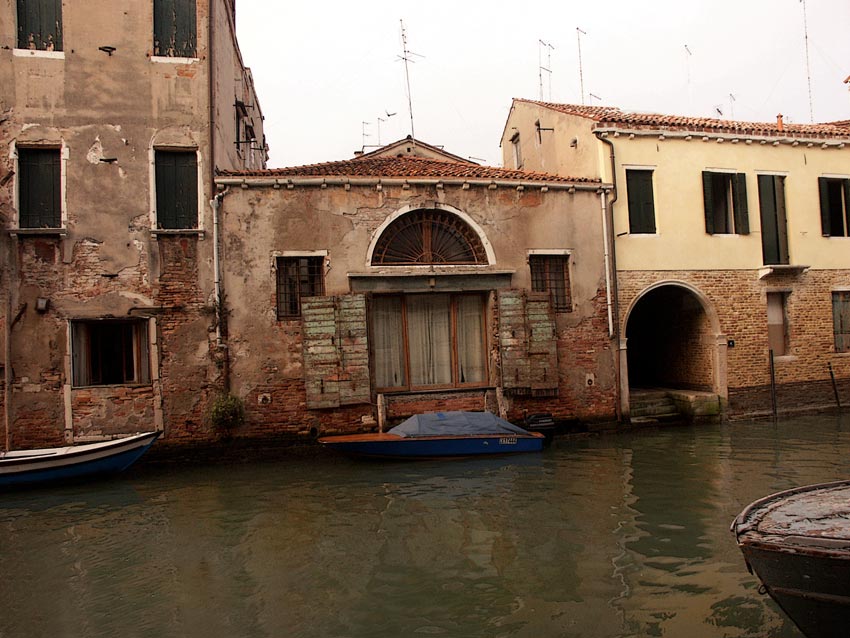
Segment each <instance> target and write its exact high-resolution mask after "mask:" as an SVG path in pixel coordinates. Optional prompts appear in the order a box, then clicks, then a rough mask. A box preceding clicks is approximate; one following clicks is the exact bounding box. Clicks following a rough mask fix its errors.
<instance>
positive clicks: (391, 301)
mask: <svg viewBox="0 0 850 638" xmlns="http://www.w3.org/2000/svg"><path fill="white" fill-rule="evenodd" d="M372 332H373V335H372V343H373V348H374V353H375V384H376V385H377V386H378V387H379V388H397V387H402V386H404V385H406V384H407V380H406V379H405V377H404V337H403V335H402V315H401V299H399V298H398V297H376V298H375V300H374V302H373V304H372Z"/></svg>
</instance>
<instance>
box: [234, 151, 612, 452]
mask: <svg viewBox="0 0 850 638" xmlns="http://www.w3.org/2000/svg"><path fill="white" fill-rule="evenodd" d="M217 183H218V185H219V188H222V189H225V190H224V191H223V192H222V220H223V222H222V223H223V226H222V236H223V238H224V241H223V245H222V264H223V280H222V281H223V286H224V290H225V301H226V314H227V317H228V326H227V333H228V346H229V354H230V370H231V380H232V387H233V391H234V392H235V393H236V394H238V395H239V396H241V397H244V399H245V403H246V411H247V413H248V419H247V424H246V426H245V428H244V431H243V432H242V433H241V434H242V435H245V436H262V435H269V436H274V435H278V434H285V433H289V434H292V435H302V436H308V435H310V434H312V435H316V434H321V433H328V432H352V431H362V430H368V429H375V428H376V427H383V426H388V425H390V424H392V423H395V422H397V421H399V420H400V419H402V418H404V417H406V416H409V415H410V414H414V413H418V412H423V411H435V410H450V409H464V410H483V409H488V410H491V411H493V412H496V413H501V414H503V415H505V416H507V417H508V418H509V419H512V420H514V421H517V422H521V421H522V419H523V418H524V417H525V416H526V415H527V414H529V413H536V412H550V413H552V414H553V415H554V416H555V417H556V418H558V419H581V420H613V419H615V418H616V388H617V382H616V378H615V374H614V351H613V349H612V343H611V338H610V335H611V332H610V331H609V326H610V323H611V321H610V320H611V319H612V317H611V316H610V314H609V313H610V310H611V305H610V304H609V303H608V301H609V300H610V289H609V288H608V286H607V281H608V279H609V277H606V261H605V252H604V241H603V214H602V211H603V209H604V206H605V202H606V201H607V197H608V186H607V185H605V184H602V183H601V182H600V181H599V180H591V179H574V178H566V177H556V176H552V175H545V174H540V173H527V172H523V171H512V170H503V169H497V168H489V167H483V166H478V165H476V164H473V163H470V162H464V161H450V160H446V159H433V158H431V157H425V156H418V155H416V154H415V153H413V154H407V153H399V154H398V156H396V155H392V154H388V155H381V154H380V153H378V154H372V153H370V154H367V155H364V156H361V157H356V158H355V159H352V160H346V161H340V162H329V163H326V164H318V165H311V166H304V167H295V168H286V169H270V170H266V171H248V172H236V173H223V174H222V175H221V176H220V177H219V178H218V180H217ZM282 429H283V430H284V431H283V432H281V430H282Z"/></svg>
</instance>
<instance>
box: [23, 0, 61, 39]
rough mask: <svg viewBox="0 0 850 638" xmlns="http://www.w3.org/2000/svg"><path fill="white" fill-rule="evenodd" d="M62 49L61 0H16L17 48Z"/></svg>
mask: <svg viewBox="0 0 850 638" xmlns="http://www.w3.org/2000/svg"><path fill="white" fill-rule="evenodd" d="M31 47H32V48H34V49H37V50H41V51H51V50H52V51H61V50H62V0H18V48H19V49H29V48H31Z"/></svg>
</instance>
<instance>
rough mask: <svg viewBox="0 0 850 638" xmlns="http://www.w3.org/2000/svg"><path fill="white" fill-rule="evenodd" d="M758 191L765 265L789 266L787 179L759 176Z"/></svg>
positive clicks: (778, 176)
mask: <svg viewBox="0 0 850 638" xmlns="http://www.w3.org/2000/svg"><path fill="white" fill-rule="evenodd" d="M758 189H759V216H760V219H761V251H762V258H763V260H764V263H765V265H773V264H779V265H782V264H788V263H789V254H788V226H787V218H786V209H785V177H784V176H782V175H759V176H758Z"/></svg>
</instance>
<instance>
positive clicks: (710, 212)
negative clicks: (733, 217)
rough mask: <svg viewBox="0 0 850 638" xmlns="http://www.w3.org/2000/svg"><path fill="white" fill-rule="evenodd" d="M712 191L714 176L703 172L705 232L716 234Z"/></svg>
mask: <svg viewBox="0 0 850 638" xmlns="http://www.w3.org/2000/svg"><path fill="white" fill-rule="evenodd" d="M711 191H712V175H711V173H709V172H708V171H703V172H702V202H703V207H704V209H705V232H707V233H708V234H709V235H713V234H714V196H713V193H712V192H711Z"/></svg>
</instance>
